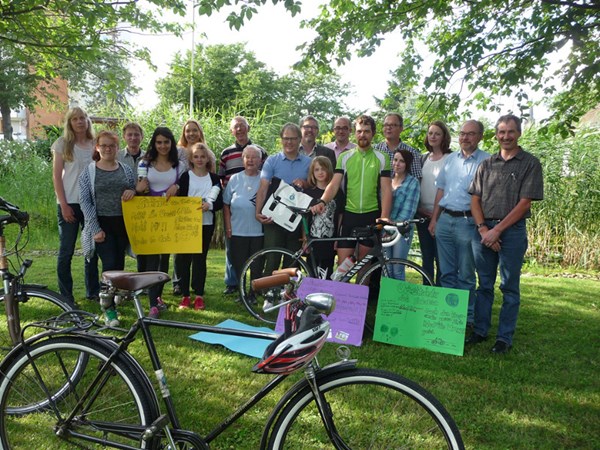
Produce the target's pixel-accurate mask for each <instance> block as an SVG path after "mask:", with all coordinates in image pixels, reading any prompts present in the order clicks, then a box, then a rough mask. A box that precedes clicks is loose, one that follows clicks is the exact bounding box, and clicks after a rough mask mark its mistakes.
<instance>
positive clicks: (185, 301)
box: [179, 297, 190, 309]
mask: <svg viewBox="0 0 600 450" xmlns="http://www.w3.org/2000/svg"><path fill="white" fill-rule="evenodd" d="M189 307H190V298H189V297H183V298H182V299H181V303H180V304H179V309H185V308H189Z"/></svg>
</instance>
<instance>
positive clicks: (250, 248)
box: [223, 145, 263, 279]
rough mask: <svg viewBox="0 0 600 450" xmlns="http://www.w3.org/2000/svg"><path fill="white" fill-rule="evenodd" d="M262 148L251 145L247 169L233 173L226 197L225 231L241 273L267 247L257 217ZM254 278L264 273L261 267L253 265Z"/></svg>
mask: <svg viewBox="0 0 600 450" xmlns="http://www.w3.org/2000/svg"><path fill="white" fill-rule="evenodd" d="M261 161H262V151H261V150H260V149H259V148H258V147H256V146H254V145H249V146H247V147H246V148H245V149H244V151H243V152H242V162H243V164H244V170H243V171H242V172H238V173H236V174H235V175H233V176H232V177H231V178H230V179H229V182H228V183H227V187H226V188H225V194H224V196H223V202H224V204H225V205H224V207H223V221H224V224H225V233H226V235H227V238H228V239H230V240H231V245H230V246H229V255H228V256H229V259H230V261H231V263H232V264H233V268H234V270H235V273H237V274H241V272H242V267H243V265H244V262H246V260H247V259H248V258H249V257H250V256H251V255H252V254H254V253H256V252H257V251H258V250H260V249H261V248H262V246H263V229H262V224H261V223H260V222H259V221H258V220H256V209H255V206H254V203H255V202H256V193H257V192H258V187H259V185H260V166H261ZM251 270H252V271H253V272H254V273H253V274H252V278H253V279H254V278H259V277H260V276H261V267H253V268H252V269H251Z"/></svg>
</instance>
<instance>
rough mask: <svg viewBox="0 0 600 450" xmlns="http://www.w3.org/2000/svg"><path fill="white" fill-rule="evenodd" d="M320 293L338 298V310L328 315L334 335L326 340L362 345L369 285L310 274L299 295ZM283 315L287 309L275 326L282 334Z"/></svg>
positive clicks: (281, 310) (280, 313) (301, 296)
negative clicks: (326, 278)
mask: <svg viewBox="0 0 600 450" xmlns="http://www.w3.org/2000/svg"><path fill="white" fill-rule="evenodd" d="M317 292H323V293H326V294H331V295H333V296H334V297H335V301H336V306H335V310H334V311H333V312H332V313H331V314H330V315H329V316H328V317H327V320H328V321H329V323H330V324H331V331H330V332H331V335H330V336H329V337H328V338H327V341H329V342H335V343H337V344H346V345H354V346H357V347H360V345H361V344H362V337H363V329H364V326H365V317H366V315H367V303H368V300H369V287H368V286H361V285H357V284H350V283H340V282H339V281H331V280H321V279H319V278H308V277H307V278H304V279H303V280H302V284H301V285H300V288H299V289H298V297H300V298H304V297H306V296H307V295H308V294H312V293H317ZM283 316H284V311H283V308H281V309H280V311H279V316H278V318H277V325H276V326H275V331H277V332H278V333H283V327H284V325H283Z"/></svg>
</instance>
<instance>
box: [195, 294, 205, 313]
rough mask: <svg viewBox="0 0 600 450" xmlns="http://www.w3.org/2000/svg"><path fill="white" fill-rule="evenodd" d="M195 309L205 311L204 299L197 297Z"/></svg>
mask: <svg viewBox="0 0 600 450" xmlns="http://www.w3.org/2000/svg"><path fill="white" fill-rule="evenodd" d="M194 309H195V310H196V311H198V310H199V309H204V299H203V298H202V296H200V295H196V300H194Z"/></svg>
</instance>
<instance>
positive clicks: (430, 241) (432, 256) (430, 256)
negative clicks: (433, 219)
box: [417, 220, 441, 286]
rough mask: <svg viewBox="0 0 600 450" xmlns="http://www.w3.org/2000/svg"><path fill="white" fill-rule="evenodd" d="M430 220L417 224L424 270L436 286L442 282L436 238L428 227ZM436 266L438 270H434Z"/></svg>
mask: <svg viewBox="0 0 600 450" xmlns="http://www.w3.org/2000/svg"><path fill="white" fill-rule="evenodd" d="M428 226H429V220H428V221H426V222H425V223H418V224H417V233H418V234H419V246H420V247H421V258H422V260H423V270H425V272H427V273H428V274H429V276H430V277H431V280H432V281H433V282H434V284H435V285H436V286H441V284H440V263H439V261H438V255H437V248H436V245H435V238H434V237H433V236H432V235H431V233H430V232H429V230H428V229H427V227H428ZM434 266H435V268H436V269H437V270H435V271H434Z"/></svg>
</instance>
